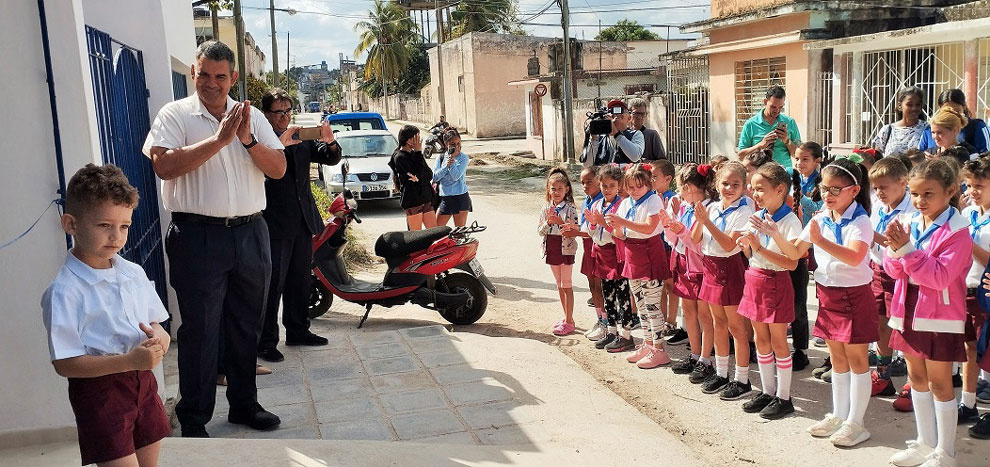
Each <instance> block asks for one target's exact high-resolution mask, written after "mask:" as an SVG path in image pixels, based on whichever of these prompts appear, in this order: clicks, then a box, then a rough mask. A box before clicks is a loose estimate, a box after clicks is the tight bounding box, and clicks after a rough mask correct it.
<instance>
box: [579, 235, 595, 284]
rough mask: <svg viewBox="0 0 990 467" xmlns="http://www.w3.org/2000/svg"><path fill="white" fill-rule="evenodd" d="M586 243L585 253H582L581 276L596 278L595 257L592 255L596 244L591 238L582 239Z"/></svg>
mask: <svg viewBox="0 0 990 467" xmlns="http://www.w3.org/2000/svg"><path fill="white" fill-rule="evenodd" d="M581 240H583V241H584V251H583V252H582V253H581V274H584V275H585V276H588V277H594V276H595V257H594V256H592V254H591V249H592V245H594V244H595V242H593V241H591V239H590V238H582V239H581Z"/></svg>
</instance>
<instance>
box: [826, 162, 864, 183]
mask: <svg viewBox="0 0 990 467" xmlns="http://www.w3.org/2000/svg"><path fill="white" fill-rule="evenodd" d="M844 159H848V158H844ZM828 167H835V168H837V169H839V170H841V171H843V172H845V173H847V174H849V176H850V177H852V179H853V183H859V178H857V177H856V176H855V175H853V173H852V172H850V171H849V169H847V168H845V167H843V166H841V165H839V164H836V163H834V162H833V163H831V164H829V165H828Z"/></svg>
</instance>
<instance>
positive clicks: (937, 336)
mask: <svg viewBox="0 0 990 467" xmlns="http://www.w3.org/2000/svg"><path fill="white" fill-rule="evenodd" d="M917 304H918V286H916V285H908V287H907V296H906V297H904V332H901V331H898V330H896V329H894V331H893V332H891V333H890V348H892V349H894V350H900V351H901V352H904V353H905V354H908V355H910V356H912V357H917V358H923V359H925V360H935V361H936V362H965V361H966V336H965V335H963V334H953V333H948V332H928V331H915V330H914V329H911V326H912V324H913V322H914V309H915V307H916V306H917Z"/></svg>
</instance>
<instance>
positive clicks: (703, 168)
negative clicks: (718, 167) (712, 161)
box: [698, 164, 712, 177]
mask: <svg viewBox="0 0 990 467" xmlns="http://www.w3.org/2000/svg"><path fill="white" fill-rule="evenodd" d="M711 170H712V166H711V165H709V164H699V165H698V175H701V176H702V177H708V172H710V171H711Z"/></svg>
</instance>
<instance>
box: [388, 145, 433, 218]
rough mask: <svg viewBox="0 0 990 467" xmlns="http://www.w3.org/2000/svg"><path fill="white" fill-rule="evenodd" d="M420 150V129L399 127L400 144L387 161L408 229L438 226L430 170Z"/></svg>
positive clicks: (421, 148)
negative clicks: (393, 177) (396, 185)
mask: <svg viewBox="0 0 990 467" xmlns="http://www.w3.org/2000/svg"><path fill="white" fill-rule="evenodd" d="M422 150H423V141H422V140H421V139H420V136H419V128H416V127H414V126H412V125H405V126H403V127H402V129H400V130H399V147H398V148H396V149H395V152H394V153H392V160H391V161H389V163H388V166H389V167H391V168H392V172H393V173H394V174H395V182H396V184H398V186H399V192H400V193H401V195H400V198H399V204H400V205H401V206H402V209H403V210H405V212H406V225H407V227H408V228H409V230H421V229H423V228H427V229H428V228H431V227H436V225H437V218H436V213H434V212H433V195H434V193H433V185H432V184H431V181H432V180H433V171H432V170H430V166H429V165H427V164H426V158H424V157H423V152H422Z"/></svg>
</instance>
